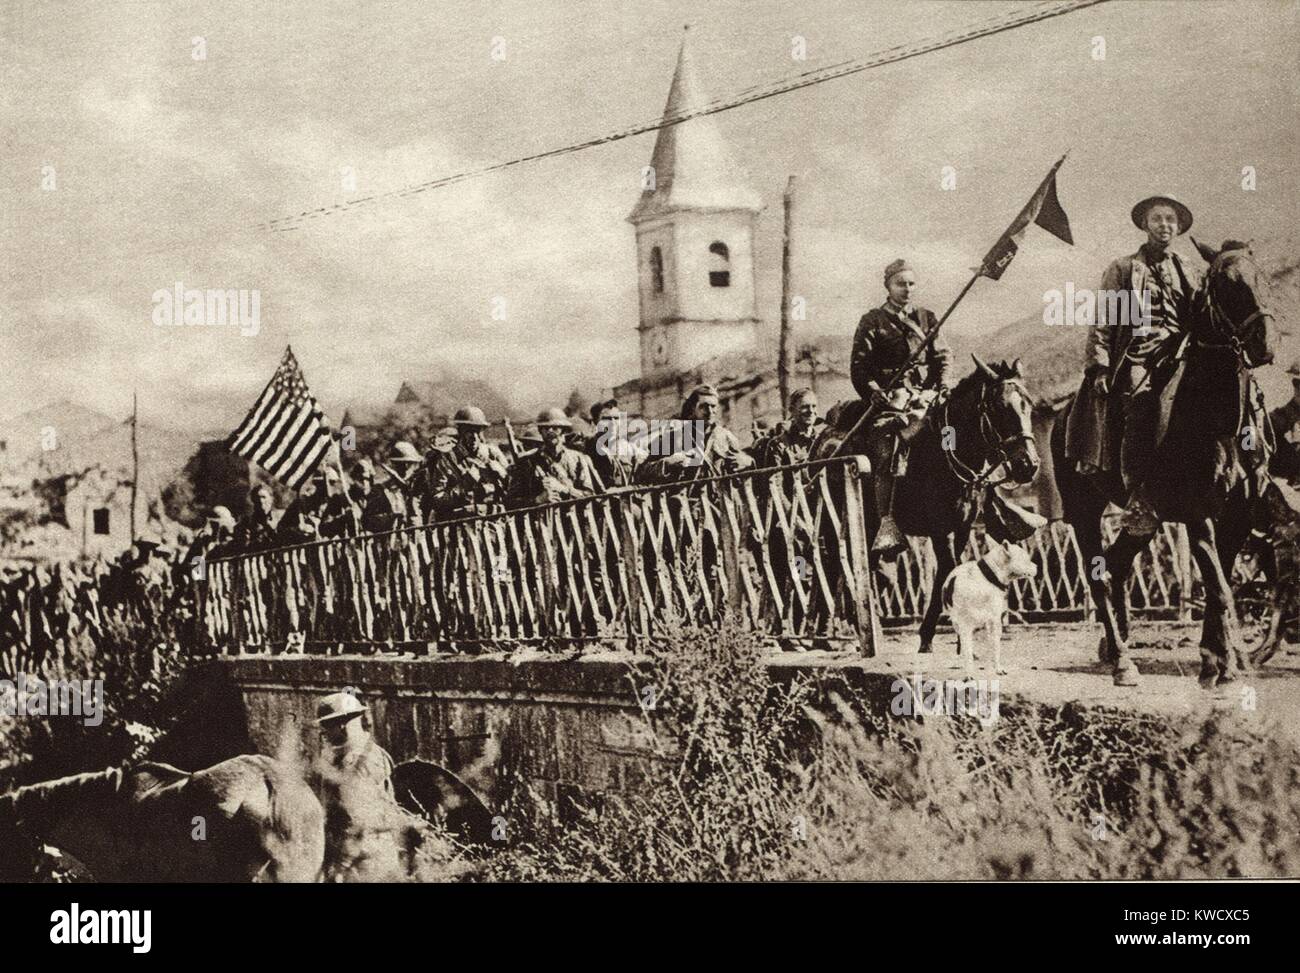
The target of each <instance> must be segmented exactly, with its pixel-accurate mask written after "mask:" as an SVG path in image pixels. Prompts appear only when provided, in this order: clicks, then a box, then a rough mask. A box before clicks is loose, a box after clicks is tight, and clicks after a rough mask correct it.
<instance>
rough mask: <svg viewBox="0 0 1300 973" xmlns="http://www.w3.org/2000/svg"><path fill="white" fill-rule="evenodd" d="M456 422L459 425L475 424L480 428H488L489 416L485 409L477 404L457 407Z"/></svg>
mask: <svg viewBox="0 0 1300 973" xmlns="http://www.w3.org/2000/svg"><path fill="white" fill-rule="evenodd" d="M454 422H455V423H456V425H458V426H474V427H477V428H479V429H486V428H487V427H488V425H489V423H488V421H487V416H485V415H483V410H482V409H480V408H479V407H478V406H476V405H467V406H462V407H461V408H459V409H457V410H456V418H455V420H454Z"/></svg>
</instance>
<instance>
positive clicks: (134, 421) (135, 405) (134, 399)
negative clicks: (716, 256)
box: [131, 389, 140, 544]
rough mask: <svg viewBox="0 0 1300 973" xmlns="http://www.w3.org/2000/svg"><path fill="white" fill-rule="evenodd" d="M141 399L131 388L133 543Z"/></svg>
mask: <svg viewBox="0 0 1300 973" xmlns="http://www.w3.org/2000/svg"><path fill="white" fill-rule="evenodd" d="M139 408H140V404H139V400H138V395H137V393H136V391H135V389H132V390H131V543H132V544H134V543H135V495H136V485H137V484H138V483H139V482H140V447H139V443H137V442H136V426H138V425H139V424H140V413H139Z"/></svg>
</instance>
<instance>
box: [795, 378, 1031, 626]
mask: <svg viewBox="0 0 1300 973" xmlns="http://www.w3.org/2000/svg"><path fill="white" fill-rule="evenodd" d="M971 358H972V360H973V361H974V362H975V370H974V371H973V372H971V373H970V374H969V375H967V376H966V377H965V378H963V379H962V380H961V381H960V382H958V383H957V385H956V387H955V388H953V390H952V392H951V393H950V394H949V395H948V396H947V397H946V398H943V399H940V400H937V401H936V402H935V404H934V405H933V406H932V407H931V408H930V410H929V412H928V413H927V415H926V418H925V421H924V423H923V425H922V428H921V430H920V431H919V432H918V433H917V434H916V436H915V437H914V438H913V439H912V442H911V446H910V448H909V450H908V458H907V468H906V471H905V472H904V473H903V474H902V480H901V482H900V483H899V484H898V485H897V488H896V490H895V493H894V519H895V520H896V521H897V523H898V526H899V528H900V529H901V530H902V531H903V533H905V534H907V535H909V536H912V537H928V538H929V539H930V545H931V548H932V549H933V550H934V557H935V561H936V562H937V567H936V570H935V574H934V579H933V584H932V586H931V590H930V597H929V599H928V600H927V602H926V606H925V617H924V619H923V620H922V622H921V631H920V636H921V644H920V648H919V651H921V652H929V651H931V648H932V644H933V642H934V633H935V629H936V628H938V626H939V615H940V614H941V613H942V611H943V597H942V593H943V583H944V581H945V580H946V579H947V577H948V574H949V572H950V571H952V569H953V568H954V567H956V565H957V562H958V560H959V559H960V558H961V553H962V551H963V550H964V549H965V547H966V543H967V541H968V540H969V539H970V533H971V528H972V526H973V525H974V523H975V519H976V517H977V516H978V515H979V512H980V507H981V496H982V494H983V493H984V492H985V491H987V490H988V489H990V488H991V486H992V484H993V483H994V480H993V477H994V476H995V475H996V473H997V472H998V471H999V470H1002V469H1004V468H1005V470H1006V476H1007V478H1008V479H1010V480H1011V481H1013V482H1015V483H1028V482H1030V481H1031V480H1033V478H1034V477H1035V476H1036V475H1037V474H1038V467H1039V458H1038V450H1037V446H1036V445H1035V443H1034V432H1033V424H1032V419H1031V411H1032V400H1031V398H1030V396H1029V390H1028V389H1027V388H1026V387H1025V382H1024V376H1023V374H1022V372H1021V366H1020V359H1019V358H1017V359H1016V360H1015V361H1013V362H1011V363H1010V364H1007V363H1006V362H999V363H997V364H995V365H992V366H990V365H987V364H985V363H984V362H983V361H981V360H980V359H979V357H978V356H976V355H972V356H971ZM865 410H866V405H865V403H863V402H861V401H858V400H850V401H848V402H843V403H839V404H837V405H836V406H835V407H834V408H832V409H831V410H830V412H828V414H827V417H826V428H825V429H823V431H822V432H821V433H820V434H819V435H818V437H817V440H816V441H815V442H814V443H813V448H812V457H811V458H813V459H823V458H826V457H829V456H833V455H836V453H842V452H849V453H862V454H865V453H868V452H869V450H868V437H869V435H870V430H869V429H868V428H867V427H868V426H869V425H870V424H869V423H862V424H861V425H859V424H858V420H859V419H860V418H861V417H862V415H863V414H864V412H865ZM846 437H847V438H846ZM998 482H1001V481H998ZM864 507H865V508H866V509H865V511H864V513H865V514H866V520H867V523H868V534H869V540H874V538H875V535H876V532H877V531H878V530H879V527H880V522H879V518H878V517H877V516H876V511H875V509H874V504H873V503H872V502H871V501H870V500H869V499H866V500H865V501H864Z"/></svg>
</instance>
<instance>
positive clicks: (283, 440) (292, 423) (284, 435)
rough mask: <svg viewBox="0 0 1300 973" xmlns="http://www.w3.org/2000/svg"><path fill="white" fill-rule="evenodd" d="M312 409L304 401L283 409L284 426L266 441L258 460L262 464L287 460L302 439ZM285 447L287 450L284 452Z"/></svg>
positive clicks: (273, 464)
mask: <svg viewBox="0 0 1300 973" xmlns="http://www.w3.org/2000/svg"><path fill="white" fill-rule="evenodd" d="M313 411H314V410H313V409H312V407H311V406H310V405H308V404H307V403H306V402H304V403H303V404H302V405H300V406H298V408H297V409H293V408H292V407H287V408H286V409H285V413H286V416H285V418H286V420H287V421H286V422H285V424H284V428H283V429H282V430H281V431H280V433H279V434H278V435H277V436H276V437H275V439H274V440H273V441H271V442H269V443H267V446H266V449H265V450H263V452H262V457H261V458H260V459H258V462H259V463H261V464H262V465H263V466H275V465H276V464H277V463H279V462H280V461H281V460H287V459H288V455H289V453H292V452H293V450H294V449H295V448H296V447H297V446H298V444H299V443H300V442H301V441H302V440H301V438H300V437H301V436H302V435H303V434H304V433H305V432H306V429H307V425H308V424H309V423H310V422H311V421H312V413H313ZM286 448H287V450H288V452H286Z"/></svg>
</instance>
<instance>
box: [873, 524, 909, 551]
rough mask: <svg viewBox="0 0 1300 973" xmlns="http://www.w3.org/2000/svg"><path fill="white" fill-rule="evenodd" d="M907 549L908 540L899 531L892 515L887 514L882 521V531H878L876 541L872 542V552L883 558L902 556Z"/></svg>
mask: <svg viewBox="0 0 1300 973" xmlns="http://www.w3.org/2000/svg"><path fill="white" fill-rule="evenodd" d="M906 547H907V540H906V539H905V538H904V537H903V534H902V532H901V531H900V530H899V529H898V524H897V523H895V522H894V518H893V516H892V515H891V514H886V515H885V516H884V517H882V518H881V519H880V529H879V530H877V531H876V537H875V540H873V541H872V542H871V552H872V553H873V554H879V555H880V556H882V557H891V556H896V555H898V554H901V553H902V552H903V549H904V548H906Z"/></svg>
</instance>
